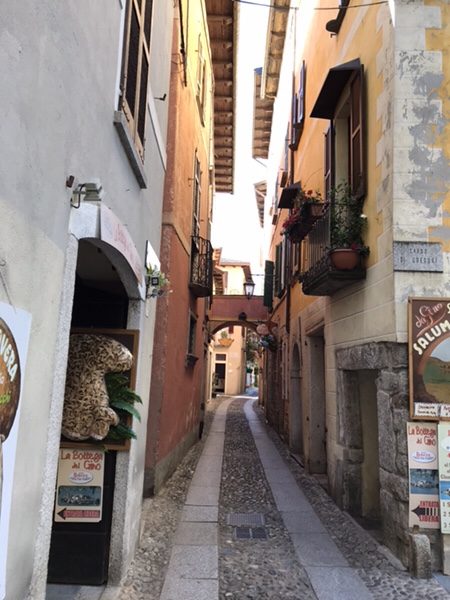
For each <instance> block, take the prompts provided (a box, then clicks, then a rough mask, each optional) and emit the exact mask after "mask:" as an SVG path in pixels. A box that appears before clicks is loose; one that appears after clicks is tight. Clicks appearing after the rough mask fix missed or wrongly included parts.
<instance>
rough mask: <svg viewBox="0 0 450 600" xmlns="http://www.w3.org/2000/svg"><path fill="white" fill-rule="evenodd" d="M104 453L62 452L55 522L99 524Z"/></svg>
mask: <svg viewBox="0 0 450 600" xmlns="http://www.w3.org/2000/svg"><path fill="white" fill-rule="evenodd" d="M104 468H105V452H104V451H103V450H97V449H96V448H82V447H78V448H61V449H60V451H59V464H58V481H57V485H56V501H55V521H57V522H66V523H98V522H99V521H101V520H102V504H103V473H104Z"/></svg>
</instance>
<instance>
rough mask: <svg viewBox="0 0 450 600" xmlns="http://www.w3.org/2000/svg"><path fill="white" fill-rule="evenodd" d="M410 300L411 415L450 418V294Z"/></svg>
mask: <svg viewBox="0 0 450 600" xmlns="http://www.w3.org/2000/svg"><path fill="white" fill-rule="evenodd" d="M408 304H409V306H408V308H409V310H408V321H409V390H410V392H409V396H410V414H411V418H412V419H421V420H425V419H430V420H434V421H438V420H439V419H443V418H450V298H409V302H408Z"/></svg>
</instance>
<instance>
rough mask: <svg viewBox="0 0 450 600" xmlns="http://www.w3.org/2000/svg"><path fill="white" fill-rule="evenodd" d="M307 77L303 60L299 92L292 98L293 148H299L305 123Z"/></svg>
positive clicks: (291, 147)
mask: <svg viewBox="0 0 450 600" xmlns="http://www.w3.org/2000/svg"><path fill="white" fill-rule="evenodd" d="M305 79H306V66H305V61H303V63H302V68H301V69H300V74H299V84H298V92H297V93H296V94H294V97H293V98H292V114H291V143H290V144H289V148H290V149H291V150H297V148H298V144H299V142H300V137H301V135H302V131H303V126H304V124H305Z"/></svg>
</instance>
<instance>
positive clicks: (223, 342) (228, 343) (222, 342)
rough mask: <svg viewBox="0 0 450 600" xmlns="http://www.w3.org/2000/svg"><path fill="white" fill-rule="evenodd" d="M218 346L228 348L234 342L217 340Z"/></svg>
mask: <svg viewBox="0 0 450 600" xmlns="http://www.w3.org/2000/svg"><path fill="white" fill-rule="evenodd" d="M217 341H218V343H219V346H224V347H225V348H229V347H230V346H231V344H232V343H233V342H234V339H232V338H219V339H218V340H217Z"/></svg>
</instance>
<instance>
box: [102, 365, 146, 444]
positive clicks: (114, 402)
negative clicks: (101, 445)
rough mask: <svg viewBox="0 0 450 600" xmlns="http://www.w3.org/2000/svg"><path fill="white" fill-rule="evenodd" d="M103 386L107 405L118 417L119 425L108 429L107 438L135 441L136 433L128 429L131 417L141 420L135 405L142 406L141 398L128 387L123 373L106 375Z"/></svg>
mask: <svg viewBox="0 0 450 600" xmlns="http://www.w3.org/2000/svg"><path fill="white" fill-rule="evenodd" d="M105 384H106V389H107V392H108V396H109V405H110V407H111V408H113V409H114V410H115V411H116V413H117V415H118V416H119V423H118V424H117V425H113V426H111V427H110V429H109V433H108V438H109V439H112V440H127V439H130V438H133V439H136V433H135V432H134V431H133V429H132V428H131V427H130V422H131V417H135V418H136V419H137V420H138V421H140V420H141V415H140V414H139V411H138V410H137V409H136V407H135V404H136V403H139V404H142V400H141V397H140V396H138V395H137V394H136V392H133V390H132V389H130V387H129V380H128V377H127V376H126V375H124V374H123V373H106V375H105Z"/></svg>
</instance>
